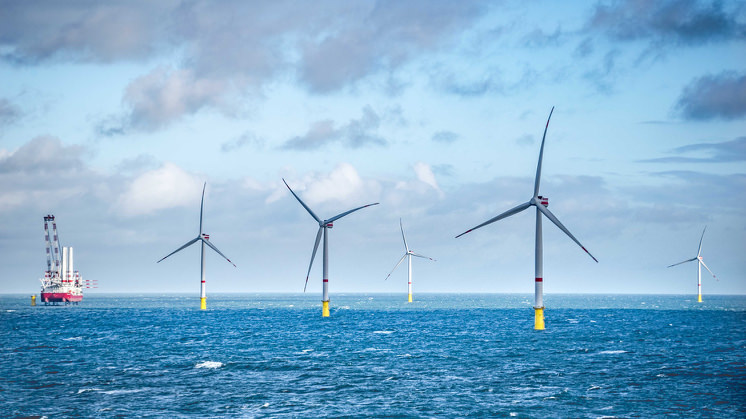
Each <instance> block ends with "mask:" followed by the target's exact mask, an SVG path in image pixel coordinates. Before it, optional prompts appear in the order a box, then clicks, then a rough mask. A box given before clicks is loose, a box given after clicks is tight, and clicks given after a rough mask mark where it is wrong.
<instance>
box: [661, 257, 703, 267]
mask: <svg viewBox="0 0 746 419" xmlns="http://www.w3.org/2000/svg"><path fill="white" fill-rule="evenodd" d="M693 260H697V258H691V259H687V260H685V261H683V262H679V263H674V264H673V265H668V267H669V268H670V267H672V266H676V265H681V264H682V263H687V262H691V261H693Z"/></svg>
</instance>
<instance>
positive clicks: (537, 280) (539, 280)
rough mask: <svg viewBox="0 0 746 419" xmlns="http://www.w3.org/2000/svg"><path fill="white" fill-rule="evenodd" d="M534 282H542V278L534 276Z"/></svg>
mask: <svg viewBox="0 0 746 419" xmlns="http://www.w3.org/2000/svg"><path fill="white" fill-rule="evenodd" d="M536 282H544V279H543V278H536Z"/></svg>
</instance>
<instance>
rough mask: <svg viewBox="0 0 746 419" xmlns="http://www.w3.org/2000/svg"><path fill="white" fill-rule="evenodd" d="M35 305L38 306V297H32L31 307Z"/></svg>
mask: <svg viewBox="0 0 746 419" xmlns="http://www.w3.org/2000/svg"><path fill="white" fill-rule="evenodd" d="M35 305H36V295H32V296H31V306H35Z"/></svg>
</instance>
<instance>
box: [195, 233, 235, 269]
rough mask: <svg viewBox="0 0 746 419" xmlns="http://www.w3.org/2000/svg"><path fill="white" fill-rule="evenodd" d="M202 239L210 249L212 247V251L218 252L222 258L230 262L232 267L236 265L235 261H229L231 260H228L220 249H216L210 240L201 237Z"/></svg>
mask: <svg viewBox="0 0 746 419" xmlns="http://www.w3.org/2000/svg"><path fill="white" fill-rule="evenodd" d="M202 241H203V242H205V244H206V245H208V246H210V249H212V250H214V251H216V252H218V254H219V255H220V256H222V257H223V258H225V260H227V261H228V262H230V264H231V265H233V267H234V268H235V267H236V264H235V263H233V262H231V260H230V259H228V257H226V256H225V255H224V254H223V253H222V252H221V251H220V250H218V248H217V247H215V245H214V244H212V243H210V240H205V239H202Z"/></svg>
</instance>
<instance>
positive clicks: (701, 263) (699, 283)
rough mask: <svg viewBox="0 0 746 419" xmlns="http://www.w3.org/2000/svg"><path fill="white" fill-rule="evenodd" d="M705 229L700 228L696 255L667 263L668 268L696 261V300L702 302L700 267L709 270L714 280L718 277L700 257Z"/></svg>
mask: <svg viewBox="0 0 746 419" xmlns="http://www.w3.org/2000/svg"><path fill="white" fill-rule="evenodd" d="M705 230H707V226H705V228H704V230H702V237H700V238H699V249H697V256H696V257H693V258H691V259H687V260H685V261H683V262H679V263H674V264H673V265H668V267H669V268H670V267H671V266H676V265H681V264H682V263H687V262H693V261H695V260H696V261H697V301H698V302H700V303H701V302H702V267H703V266H704V267H705V269H707V271H709V272H710V274H712V277H713V278H715V280H717V279H718V278H717V277H716V276H715V274H714V273H712V271H711V270H710V268H708V267H707V265H705V261H704V260H703V259H702V256H701V253H702V239H704V238H705Z"/></svg>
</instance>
